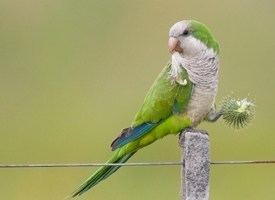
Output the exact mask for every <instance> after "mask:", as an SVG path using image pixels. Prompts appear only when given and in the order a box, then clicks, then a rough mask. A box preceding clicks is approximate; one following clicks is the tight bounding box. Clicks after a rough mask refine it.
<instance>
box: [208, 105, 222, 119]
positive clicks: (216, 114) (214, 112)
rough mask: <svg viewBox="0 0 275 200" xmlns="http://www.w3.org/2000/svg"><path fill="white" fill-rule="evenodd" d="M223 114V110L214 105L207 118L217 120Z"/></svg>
mask: <svg viewBox="0 0 275 200" xmlns="http://www.w3.org/2000/svg"><path fill="white" fill-rule="evenodd" d="M221 116H222V112H221V111H217V110H216V105H214V106H213V107H212V108H211V110H210V112H209V113H208V115H207V116H206V118H205V120H206V121H208V122H216V121H217V120H218V119H219V118H220V117H221Z"/></svg>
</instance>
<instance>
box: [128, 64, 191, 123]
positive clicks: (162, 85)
mask: <svg viewBox="0 0 275 200" xmlns="http://www.w3.org/2000/svg"><path fill="white" fill-rule="evenodd" d="M170 69H171V64H168V65H167V66H166V67H165V68H164V69H163V70H162V72H161V73H160V74H159V76H158V77H157V79H156V80H155V82H154V84H153V85H152V87H151V88H150V90H149V91H148V93H147V95H146V97H145V100H144V103H143V105H142V107H141V109H140V110H139V112H138V113H137V114H136V116H135V119H134V121H133V123H132V127H137V126H139V125H142V124H144V123H158V122H159V121H161V120H164V119H166V118H168V117H169V116H170V115H172V114H174V113H181V112H184V109H185V108H186V106H187V104H188V101H189V99H190V96H191V93H192V86H193V84H192V82H191V81H190V80H189V78H188V74H187V72H186V70H182V72H181V79H182V80H186V81H187V84H186V85H180V84H178V83H177V82H172V81H171V79H170V75H169V72H170Z"/></svg>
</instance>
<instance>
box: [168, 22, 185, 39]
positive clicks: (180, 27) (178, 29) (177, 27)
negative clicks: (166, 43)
mask: <svg viewBox="0 0 275 200" xmlns="http://www.w3.org/2000/svg"><path fill="white" fill-rule="evenodd" d="M189 23H190V21H189V20H183V21H180V22H177V23H175V24H174V25H173V26H172V27H171V28H170V31H169V37H178V36H179V35H180V34H182V33H183V31H184V30H185V29H186V28H187V27H188V26H189Z"/></svg>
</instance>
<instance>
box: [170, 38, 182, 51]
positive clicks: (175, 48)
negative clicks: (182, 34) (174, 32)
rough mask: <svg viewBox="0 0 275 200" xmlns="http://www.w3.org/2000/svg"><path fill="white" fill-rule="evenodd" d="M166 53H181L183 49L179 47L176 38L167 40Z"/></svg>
mask: <svg viewBox="0 0 275 200" xmlns="http://www.w3.org/2000/svg"><path fill="white" fill-rule="evenodd" d="M168 51H169V52H170V53H171V54H173V53H174V52H175V51H177V52H179V53H182V52H183V49H182V48H181V47H180V41H179V40H178V39H177V38H174V37H170V38H169V40H168Z"/></svg>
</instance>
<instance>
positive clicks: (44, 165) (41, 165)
mask: <svg viewBox="0 0 275 200" xmlns="http://www.w3.org/2000/svg"><path fill="white" fill-rule="evenodd" d="M210 164H211V165H249V164H250V165H252V164H275V160H241V161H236V160H226V161H211V162H210ZM179 165H184V162H137V163H37V164H34V163H25V164H1V163H0V169H3V168H73V167H75V168H79V167H102V166H123V167H150V166H179Z"/></svg>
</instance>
